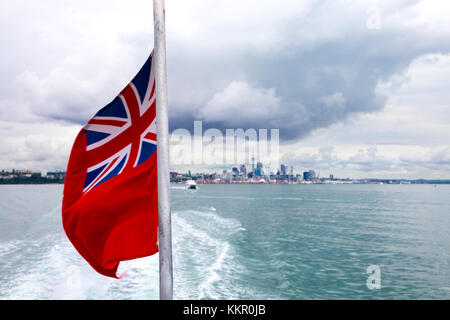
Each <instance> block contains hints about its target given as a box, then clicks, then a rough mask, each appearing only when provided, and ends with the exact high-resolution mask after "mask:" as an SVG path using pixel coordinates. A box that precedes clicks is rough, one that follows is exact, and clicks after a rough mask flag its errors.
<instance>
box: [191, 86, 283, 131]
mask: <svg viewBox="0 0 450 320" xmlns="http://www.w3.org/2000/svg"><path fill="white" fill-rule="evenodd" d="M280 104H281V99H280V97H278V96H277V95H276V92H275V89H274V88H269V89H264V88H256V87H254V86H252V85H250V84H248V83H246V82H244V81H233V82H231V83H230V84H229V85H228V86H227V87H226V88H225V89H224V90H223V91H222V92H218V93H216V94H215V95H214V96H213V97H212V98H211V100H209V101H208V102H207V103H206V104H205V105H204V107H202V108H201V109H200V110H199V112H198V117H199V118H200V119H204V120H205V121H211V122H215V121H223V122H224V123H226V124H230V125H236V124H237V125H239V124H240V125H243V126H249V124H255V123H258V122H259V121H261V120H264V119H267V118H268V117H270V116H271V115H272V114H275V113H277V112H279V111H280Z"/></svg>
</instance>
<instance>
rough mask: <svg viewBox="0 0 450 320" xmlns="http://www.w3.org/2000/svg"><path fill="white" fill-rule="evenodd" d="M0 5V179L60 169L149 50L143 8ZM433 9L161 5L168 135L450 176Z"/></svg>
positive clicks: (335, 163)
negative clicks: (231, 138)
mask: <svg viewBox="0 0 450 320" xmlns="http://www.w3.org/2000/svg"><path fill="white" fill-rule="evenodd" d="M0 9H1V10H0V18H1V19H0V26H1V30H2V32H1V33H0V43H1V47H2V59H1V60H0V71H1V78H0V81H1V82H0V84H1V85H0V115H1V117H0V133H1V135H0V169H12V168H15V169H32V170H38V171H39V170H65V168H66V165H67V160H68V156H69V153H70V149H71V147H72V144H73V142H74V139H75V137H76V135H77V133H78V131H79V130H80V128H81V127H82V126H83V124H84V123H86V122H87V121H88V120H89V118H90V117H92V116H93V114H95V113H96V111H97V110H98V109H100V108H101V107H103V106H105V105H106V104H107V103H109V102H110V101H111V100H112V99H113V98H114V97H115V96H116V95H117V94H118V93H119V92H120V90H121V89H122V88H123V87H124V86H125V85H126V84H127V83H128V82H129V81H130V80H131V79H132V77H133V76H134V74H135V73H136V72H137V71H138V70H139V68H140V67H141V65H142V64H143V62H144V61H145V59H146V57H147V56H148V54H149V53H150V51H151V49H152V46H153V31H152V29H153V26H152V19H153V14H152V3H151V1H136V2H135V3H134V4H133V6H130V5H129V4H128V5H126V4H124V3H123V2H120V1H96V2H95V3H92V2H88V1H84V0H83V1H65V2H64V3H61V2H58V1H50V0H46V1H41V2H39V3H36V2H33V1H25V0H19V1H16V2H14V3H7V2H5V3H3V4H1V5H0ZM449 14H450V5H449V4H446V3H443V2H441V1H432V0H427V1H424V0H422V1H419V0H414V1H412V0H399V1H396V2H395V3H393V2H392V1H383V0H379V1H358V2H357V3H356V2H352V1H325V0H321V1H309V0H306V1H287V0H286V1H282V2H281V3H276V2H273V1H254V0H246V1H239V2H237V1H236V2H234V1H222V0H221V1H214V2H206V1H199V0H196V1H190V2H189V3H187V2H184V1H166V28H167V64H168V88H169V117H170V119H169V120H170V131H173V130H175V129H177V128H185V129H188V130H192V128H193V122H194V121H195V120H202V121H203V124H204V127H205V128H217V129H219V130H223V131H224V130H225V129H226V128H243V129H247V128H256V129H259V128H265V129H271V128H273V129H279V132H280V143H281V145H280V155H281V157H280V163H286V164H287V165H289V166H291V165H292V166H293V167H294V171H295V172H301V171H303V170H308V169H314V170H316V172H320V173H321V175H322V176H326V175H328V174H334V175H335V176H338V177H342V178H345V177H352V178H407V179H416V178H430V179H450V143H449V138H448V137H449V136H450V126H449V125H448V124H449V123H450V91H449V90H448V83H450V21H449V20H448V19H447V17H448V16H449ZM174 168H177V167H176V166H174ZM200 169H201V168H200Z"/></svg>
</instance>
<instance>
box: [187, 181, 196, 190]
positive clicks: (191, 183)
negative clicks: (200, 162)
mask: <svg viewBox="0 0 450 320" xmlns="http://www.w3.org/2000/svg"><path fill="white" fill-rule="evenodd" d="M185 187H186V189H188V190H197V188H198V187H197V183H196V182H195V181H194V180H188V181H186V184H185Z"/></svg>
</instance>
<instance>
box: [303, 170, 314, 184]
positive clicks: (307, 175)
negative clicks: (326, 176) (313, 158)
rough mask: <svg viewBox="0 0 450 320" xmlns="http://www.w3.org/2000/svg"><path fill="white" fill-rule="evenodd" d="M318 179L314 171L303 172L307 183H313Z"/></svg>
mask: <svg viewBox="0 0 450 320" xmlns="http://www.w3.org/2000/svg"><path fill="white" fill-rule="evenodd" d="M315 178H316V172H315V171H314V170H309V171H305V172H303V180H305V181H311V180H314V179H315Z"/></svg>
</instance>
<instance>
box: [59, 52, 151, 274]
mask: <svg viewBox="0 0 450 320" xmlns="http://www.w3.org/2000/svg"><path fill="white" fill-rule="evenodd" d="M152 56H153V55H150V57H149V58H148V60H147V61H146V62H145V64H144V66H143V67H142V69H141V70H140V71H139V72H138V74H137V75H136V76H135V77H134V79H133V80H132V81H131V83H130V84H129V85H128V86H126V87H125V89H123V90H122V92H121V93H120V94H119V96H117V97H116V98H115V99H114V100H113V101H112V102H111V103H110V104H108V105H107V106H106V107H104V108H103V109H101V110H100V111H98V112H97V114H96V115H95V116H94V117H93V118H92V119H91V120H89V122H88V123H87V124H86V125H85V126H84V127H83V129H81V131H80V133H79V134H78V136H77V138H76V140H75V143H74V145H73V147H72V152H71V154H70V158H69V164H68V167H67V173H66V179H65V183H64V197H63V204H62V220H63V226H64V230H65V232H66V234H67V236H68V238H69V240H70V241H71V242H72V244H73V245H74V247H75V248H76V249H77V251H78V252H79V253H80V254H81V256H83V258H84V259H86V261H87V262H88V263H89V264H90V265H91V266H92V267H93V268H94V269H95V270H97V271H98V272H99V273H101V274H103V275H106V276H109V277H117V275H116V273H117V268H118V266H119V262H120V261H123V260H130V259H136V258H141V257H145V256H149V255H152V254H154V253H156V252H158V246H157V240H158V190H157V170H156V119H155V116H156V98H155V78H154V74H153V71H154V68H153V66H152V62H153V59H152Z"/></svg>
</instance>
